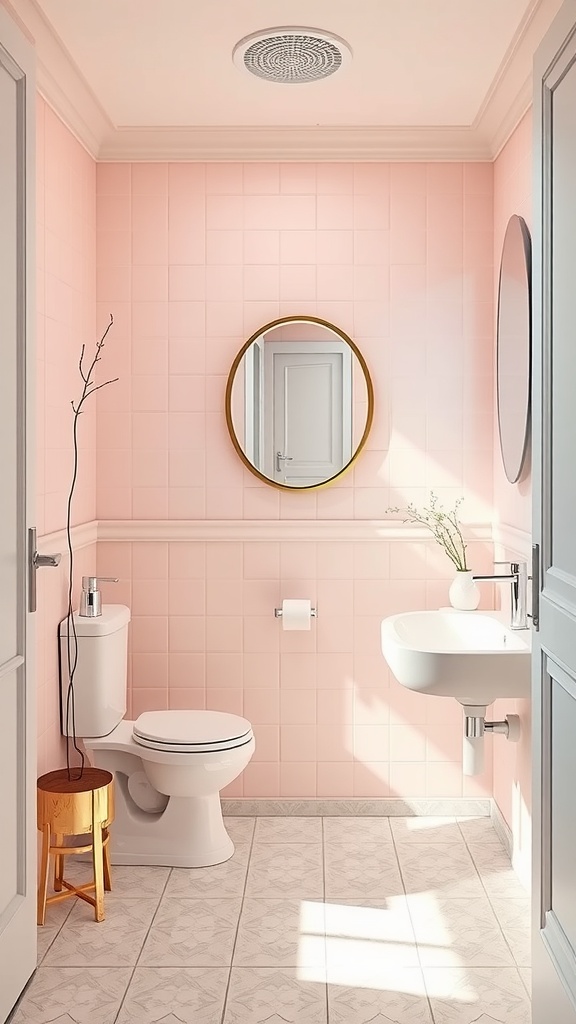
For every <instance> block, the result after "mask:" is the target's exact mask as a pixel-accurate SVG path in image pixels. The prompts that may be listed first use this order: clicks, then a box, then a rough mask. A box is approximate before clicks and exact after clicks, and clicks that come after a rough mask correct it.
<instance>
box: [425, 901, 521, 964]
mask: <svg viewBox="0 0 576 1024" xmlns="http://www.w3.org/2000/svg"><path fill="white" fill-rule="evenodd" d="M408 906H409V908H410V915H411V918H412V924H413V925H414V932H415V934H416V942H417V944H418V952H419V954H420V962H421V964H422V966H423V967H513V966H514V960H513V958H512V955H511V953H510V950H509V948H508V945H507V943H506V942H505V940H504V937H503V935H502V931H501V929H500V926H499V924H498V921H497V920H496V918H495V916H494V911H493V910H492V907H491V905H490V901H489V900H488V899H487V898H486V897H480V898H478V899H467V900H449V899H445V898H444V897H442V896H435V895H432V894H430V893H418V894H415V895H410V896H409V897H408Z"/></svg>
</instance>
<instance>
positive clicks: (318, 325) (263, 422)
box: [226, 316, 374, 490]
mask: <svg viewBox="0 0 576 1024" xmlns="http://www.w3.org/2000/svg"><path fill="white" fill-rule="evenodd" d="M373 412H374V391H373V387H372V382H371V380H370V374H369V371H368V367H367V366H366V361H365V359H364V357H363V356H362V353H361V352H360V350H359V349H358V348H357V346H356V345H355V344H354V342H353V341H352V339H351V338H349V337H348V335H347V334H344V332H343V331H342V330H340V328H338V327H336V326H334V325H333V324H329V323H327V322H326V321H325V320H319V319H318V318H317V317H312V316H301V317H282V318H280V319H279V320H275V321H273V322H272V323H270V324H267V325H266V326H265V327H262V328H261V330H259V331H257V332H256V333H255V334H253V335H252V337H251V338H250V339H249V340H248V341H247V342H246V344H245V345H244V346H243V347H242V348H241V350H240V352H239V353H238V355H237V356H236V358H235V360H234V362H233V364H232V367H231V369H230V373H229V375H228V382H227V385H226V423H227V426H228V431H229V433H230V438H231V440H232V443H233V445H234V447H235V449H236V451H237V453H238V455H239V456H240V458H241V459H242V461H243V462H244V464H245V466H247V468H248V469H250V470H251V471H252V472H253V473H255V474H256V475H257V476H258V477H260V479H261V480H263V481H265V482H268V483H271V484H273V485H274V486H276V487H280V488H290V489H294V490H298V489H308V488H313V487H321V486H323V485H324V484H325V483H327V482H328V481H330V480H335V479H336V478H337V477H339V476H340V474H341V473H342V472H343V471H344V470H345V469H347V468H348V467H349V466H350V465H352V464H353V462H354V461H355V459H356V458H357V457H358V454H359V452H360V451H361V450H362V448H363V447H364V445H365V443H366V440H367V438H368V434H369V432H370V426H371V423H372V417H373Z"/></svg>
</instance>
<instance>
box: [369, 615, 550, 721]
mask: <svg viewBox="0 0 576 1024" xmlns="http://www.w3.org/2000/svg"><path fill="white" fill-rule="evenodd" d="M530 651H531V634H530V630H528V629H520V630H516V629H510V627H509V626H508V625H507V624H506V620H505V618H504V616H500V613H499V612H458V611H452V610H450V609H448V610H446V611H442V610H440V611H427V612H404V613H402V614H400V615H392V616H390V618H387V619H384V620H383V622H382V653H383V655H384V657H385V659H386V661H387V662H388V664H389V666H390V668H391V669H392V672H393V673H394V675H395V677H396V679H397V680H398V682H399V683H402V685H403V686H406V687H408V689H410V690H418V691H419V692H420V693H430V694H435V695H436V696H439V697H455V698H456V700H459V701H460V703H461V704H466V705H487V704H491V703H492V701H494V700H496V699H497V698H498V697H528V696H529V695H530Z"/></svg>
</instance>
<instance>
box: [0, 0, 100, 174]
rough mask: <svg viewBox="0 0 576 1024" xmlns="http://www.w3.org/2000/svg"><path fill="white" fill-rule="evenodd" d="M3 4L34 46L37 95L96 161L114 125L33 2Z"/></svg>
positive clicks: (20, 0) (7, 0) (5, 0)
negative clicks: (21, 26)
mask: <svg viewBox="0 0 576 1024" xmlns="http://www.w3.org/2000/svg"><path fill="white" fill-rule="evenodd" d="M2 2H3V3H4V4H5V5H6V7H7V9H8V10H9V12H10V13H11V15H12V17H13V18H14V20H15V21H17V22H18V23H19V24H20V25H23V26H24V29H25V31H26V33H27V35H28V36H29V37H30V38H31V39H32V41H33V43H34V47H35V51H36V62H37V63H36V86H37V89H38V92H39V93H40V95H41V96H42V97H43V98H44V99H45V100H46V102H47V103H48V104H49V106H51V107H52V109H53V110H54V111H55V112H56V113H57V114H58V116H59V117H61V118H62V120H63V121H64V123H65V124H66V125H67V127H68V128H69V129H70V131H71V132H72V134H73V135H74V136H75V137H76V138H77V139H78V141H79V142H80V143H81V144H82V145H83V146H84V148H85V149H87V150H88V152H89V153H90V155H91V156H93V157H94V158H95V159H98V157H99V153H100V148H101V146H102V143H103V141H104V139H105V138H106V137H108V136H113V135H114V132H115V126H114V124H113V123H112V121H111V120H110V118H109V117H108V115H107V114H106V112H105V110H104V108H103V107H102V106H101V104H100V103H99V101H98V99H97V98H96V96H95V95H94V93H93V92H92V90H91V89H90V87H89V86H88V84H87V82H86V79H85V78H84V77H83V75H82V74H81V72H80V70H79V68H78V67H77V66H76V64H75V63H74V61H73V60H72V58H71V57H70V54H69V53H68V50H67V49H66V47H65V46H64V44H63V43H62V40H61V39H60V37H59V36H58V35H57V34H56V32H55V31H54V29H53V28H52V26H51V25H50V23H49V22H48V21H47V20H46V18H45V17H44V14H43V13H42V11H41V10H40V8H39V7H38V6H37V4H36V3H35V0H2Z"/></svg>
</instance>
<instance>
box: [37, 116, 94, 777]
mask: <svg viewBox="0 0 576 1024" xmlns="http://www.w3.org/2000/svg"><path fill="white" fill-rule="evenodd" d="M95 178H96V167H95V163H94V161H93V160H92V158H91V157H90V156H89V155H88V154H87V153H86V151H85V150H84V149H83V148H82V146H81V145H80V144H79V143H78V142H77V141H76V139H75V138H74V137H73V135H72V134H71V133H70V132H69V131H68V129H67V128H66V127H65V126H64V124H63V123H62V122H61V121H60V120H59V118H58V117H57V116H56V114H55V113H54V112H53V111H52V109H51V108H50V107H49V106H48V105H47V104H46V103H45V102H44V100H43V99H41V98H39V99H38V105H37V240H36V254H37V296H38V299H37V330H36V337H37V367H36V374H37V377H36V380H37V408H36V420H37V443H36V453H37V467H36V473H37V515H36V526H37V529H38V535H39V539H40V545H39V546H40V547H41V549H42V535H43V534H49V533H53V532H54V531H58V530H62V529H63V527H64V526H65V522H66V501H67V495H68V489H69V486H70V479H71V474H72V410H71V407H70V401H71V399H73V398H77V396H78V393H79V383H81V382H80V377H79V375H78V359H79V356H80V349H81V345H82V344H83V343H86V345H87V346H88V347H91V346H92V345H93V342H94V340H95V329H96V319H95V310H96V291H95V284H96V274H95V239H96V209H95V205H96V204H95V190H96V182H95ZM79 447H80V464H79V467H80V468H79V475H78V484H77V488H76V499H75V503H74V507H73V522H74V523H82V522H87V521H91V520H93V519H94V518H95V511H96V406H95V403H92V407H91V408H89V407H87V410H86V414H85V415H83V416H82V419H81V425H80V430H79ZM44 550H45V547H44ZM63 555H64V550H63ZM95 564H96V551H95V546H94V547H92V548H91V549H90V548H85V549H83V550H82V551H81V552H79V553H78V558H77V563H76V570H75V578H76V579H77V580H78V579H79V578H80V576H81V575H82V573H87V572H89V571H92V572H93V571H94V566H95ZM66 575H67V558H66V557H65V556H64V557H63V559H62V563H61V566H60V568H59V569H44V570H41V572H40V573H39V574H38V586H39V594H38V615H37V623H36V626H37V636H38V673H37V679H38V767H39V771H40V772H43V771H48V770H50V769H52V768H56V767H59V766H60V765H62V763H63V761H62V756H63V754H62V744H61V738H60V735H59V725H58V713H59V712H58V685H59V684H58V660H57V643H56V630H57V624H58V622H59V621H60V619H61V618H62V617H63V616H64V614H65V609H66Z"/></svg>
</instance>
